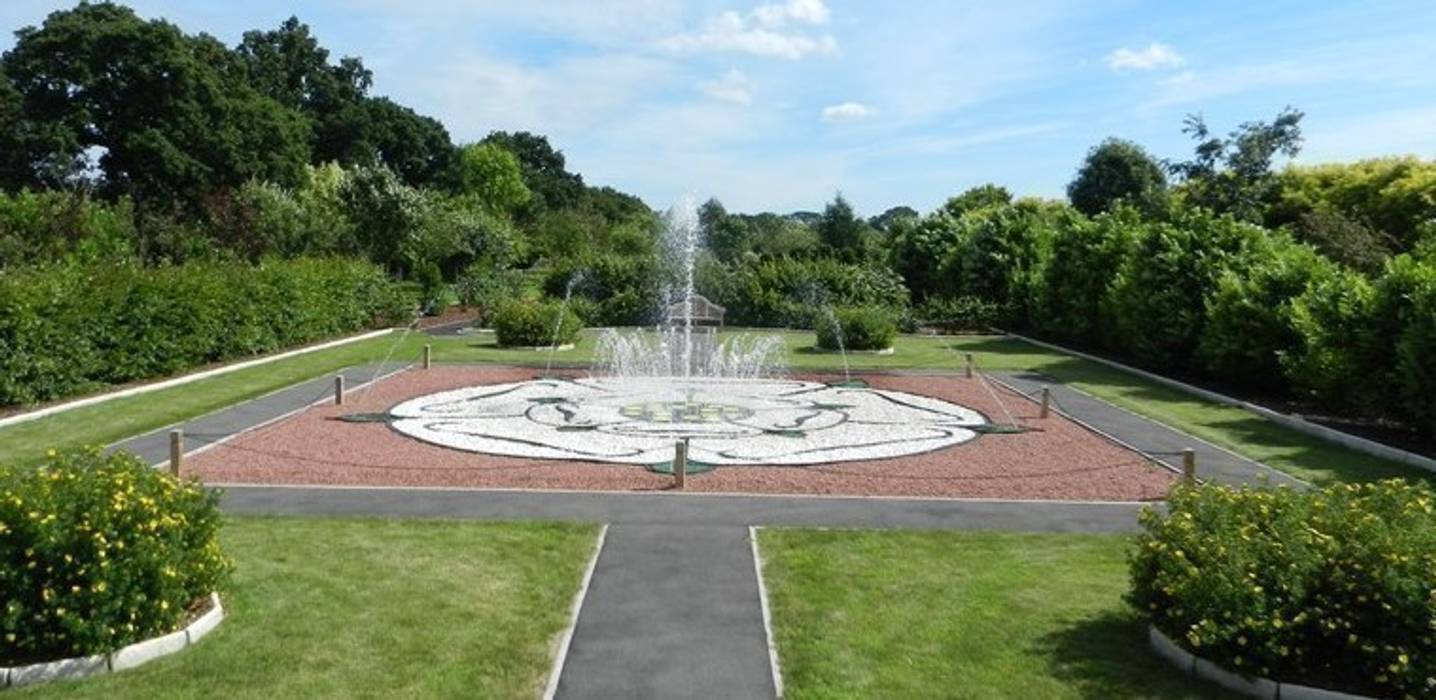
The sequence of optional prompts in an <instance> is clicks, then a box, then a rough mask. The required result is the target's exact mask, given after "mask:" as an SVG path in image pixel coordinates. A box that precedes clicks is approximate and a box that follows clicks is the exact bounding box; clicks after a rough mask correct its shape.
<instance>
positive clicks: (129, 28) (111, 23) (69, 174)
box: [0, 3, 309, 208]
mask: <svg viewBox="0 0 1436 700" xmlns="http://www.w3.org/2000/svg"><path fill="white" fill-rule="evenodd" d="M0 63H3V71H4V72H5V73H6V74H7V75H9V76H10V79H11V81H12V84H13V86H14V88H15V90H16V91H17V92H18V93H19V95H20V98H21V104H22V106H23V109H22V115H21V117H20V120H21V121H22V122H23V124H22V125H21V128H20V131H21V132H22V133H23V134H26V136H27V138H26V142H25V143H23V144H21V146H22V148H23V149H24V151H25V153H24V155H23V156H21V157H22V158H23V160H24V161H25V162H27V163H29V164H30V165H31V168H30V172H29V173H28V176H27V179H28V180H29V182H30V184H37V185H51V184H55V181H56V180H65V179H70V178H73V177H76V176H80V175H83V174H85V171H86V169H87V168H91V167H93V168H97V169H98V171H99V172H100V173H101V177H100V178H99V179H100V185H101V186H102V187H103V188H104V189H105V190H106V191H108V192H111V193H114V194H133V195H134V196H135V198H136V199H137V200H138V201H139V202H140V203H141V204H142V205H149V206H168V205H170V204H171V203H178V204H180V205H183V206H188V207H192V208H193V207H198V205H199V204H200V203H201V202H202V201H203V200H204V198H205V197H206V196H207V195H208V194H209V193H211V192H213V191H215V190H216V189H220V188H226V187H234V186H237V185H239V184H241V183H243V182H245V181H247V180H249V179H251V178H259V179H266V180H271V181H274V182H277V183H280V184H291V183H294V182H296V181H297V180H298V179H299V177H300V175H301V173H302V171H303V167H304V165H305V164H306V163H307V162H308V161H309V151H308V145H307V139H306V138H305V124H304V120H303V118H302V117H301V116H300V115H299V114H298V113H297V112H295V111H294V110H292V109H289V108H287V107H285V106H284V105H281V104H279V103H278V102H276V101H274V100H273V99H271V98H269V97H266V96H264V95H262V94H260V93H259V92H258V91H256V90H255V89H253V88H252V87H250V86H249V84H248V82H247V81H246V79H245V72H244V70H243V68H242V66H241V65H240V64H239V63H238V62H237V61H236V60H235V57H234V54H233V53H232V52H230V51H229V50H228V49H227V48H226V47H225V46H224V45H223V44H220V43H219V42H218V41H216V40H215V39H213V38H212V37H209V36H206V35H199V36H195V37H190V36H186V35H185V34H184V33H183V32H181V31H180V30H179V29H177V28H176V27H174V26H173V25H171V24H169V23H167V22H163V21H158V20H156V21H148V22H147V21H144V20H142V19H140V18H139V17H137V16H136V15H135V13H134V12H133V11H131V10H129V9H128V8H125V7H121V6H118V5H113V4H109V3H102V4H95V5H90V4H81V5H79V6H77V7H75V8H74V9H72V10H65V11H61V12H56V13H54V14H51V15H50V16H49V18H47V19H46V20H45V23H44V25H43V26H41V27H39V28H36V27H27V28H25V29H22V30H20V31H19V32H17V33H16V43H15V47H14V48H13V49H11V50H10V51H9V52H7V53H6V54H5V55H4V57H3V59H0ZM92 161H94V162H92Z"/></svg>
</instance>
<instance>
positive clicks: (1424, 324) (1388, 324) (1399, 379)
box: [1373, 255, 1436, 435]
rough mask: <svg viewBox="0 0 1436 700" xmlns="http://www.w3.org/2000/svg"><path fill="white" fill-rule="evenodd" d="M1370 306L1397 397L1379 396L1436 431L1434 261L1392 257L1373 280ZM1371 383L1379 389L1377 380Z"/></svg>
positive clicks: (1411, 419)
mask: <svg viewBox="0 0 1436 700" xmlns="http://www.w3.org/2000/svg"><path fill="white" fill-rule="evenodd" d="M1376 307H1377V314H1378V317H1379V319H1380V321H1381V326H1380V327H1379V328H1378V332H1377V333H1378V334H1377V337H1378V338H1380V339H1382V340H1383V341H1385V343H1390V346H1389V347H1390V349H1389V350H1386V348H1383V353H1382V354H1383V355H1385V357H1386V358H1388V359H1387V361H1386V363H1384V365H1385V366H1389V367H1391V369H1390V374H1388V375H1387V379H1388V382H1389V386H1391V387H1392V388H1394V389H1395V391H1394V392H1392V393H1394V394H1395V396H1396V397H1397V400H1395V401H1392V397H1391V396H1390V395H1389V394H1388V395H1386V396H1383V397H1382V398H1383V399H1384V400H1385V402H1386V405H1387V406H1390V407H1394V408H1395V409H1396V411H1397V413H1398V414H1399V415H1400V416H1401V417H1402V418H1403V419H1405V420H1407V421H1408V422H1410V423H1412V424H1413V425H1417V426H1420V427H1421V428H1422V429H1424V430H1425V431H1426V433H1427V434H1433V435H1436V401H1434V400H1433V397H1436V261H1425V262H1423V261H1418V260H1416V259H1414V258H1412V257H1410V256H1407V255H1401V256H1397V257H1396V258H1394V259H1393V260H1392V261H1391V264H1390V265H1389V266H1388V267H1387V272H1386V275H1385V276H1384V277H1382V279H1381V281H1380V282H1379V283H1378V285H1377V288H1376ZM1390 358H1394V360H1395V361H1394V363H1393V362H1392V361H1391V359H1390ZM1392 365H1394V366H1392ZM1373 388H1375V389H1376V390H1378V391H1380V390H1381V385H1380V383H1377V384H1375V386H1374V387H1373ZM1383 393H1384V392H1383Z"/></svg>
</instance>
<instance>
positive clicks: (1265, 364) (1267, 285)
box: [1197, 244, 1336, 389]
mask: <svg viewBox="0 0 1436 700" xmlns="http://www.w3.org/2000/svg"><path fill="white" fill-rule="evenodd" d="M1335 274H1336V266H1335V265H1333V264H1332V263H1330V262H1328V261H1327V260H1326V259H1325V258H1323V257H1321V256H1320V255H1318V254H1317V253H1316V251H1314V250H1312V249H1311V248H1308V247H1306V246H1299V245H1291V244H1285V245H1282V246H1281V247H1280V248H1279V249H1278V250H1277V251H1275V253H1274V254H1273V255H1271V256H1270V257H1264V258H1262V259H1260V260H1256V261H1254V262H1253V264H1252V265H1251V266H1250V267H1249V268H1248V269H1247V270H1246V271H1245V272H1242V273H1236V272H1232V271H1227V272H1226V273H1224V274H1223V275H1222V277H1221V278H1220V279H1219V280H1218V282H1217V287H1216V290H1215V291H1214V292H1213V293H1212V294H1211V295H1210V296H1209V297H1208V298H1207V304H1206V330H1205V331H1204V332H1203V334H1202V337H1201V340H1200V341H1199V342H1198V346H1197V354H1198V356H1199V357H1200V358H1201V360H1202V363H1203V366H1205V367H1206V369H1207V370H1208V371H1210V372H1212V373H1213V374H1215V375H1217V376H1220V377H1222V378H1223V379H1226V380H1228V381H1232V382H1234V383H1242V384H1246V385H1251V386H1262V387H1268V388H1274V389H1280V388H1283V387H1284V383H1283V382H1284V379H1283V377H1282V374H1281V358H1283V357H1286V356H1288V355H1290V354H1291V353H1292V352H1294V351H1295V350H1296V349H1297V348H1298V347H1299V346H1300V344H1301V336H1300V335H1299V334H1298V333H1297V330H1296V327H1295V324H1294V323H1293V320H1292V304H1293V302H1294V301H1295V299H1296V298H1297V297H1299V296H1301V295H1302V294H1303V293H1304V292H1305V291H1306V290H1307V288H1308V287H1310V286H1311V285H1312V284H1314V283H1316V282H1318V281H1321V280H1325V279H1329V278H1331V277H1332V276H1334V275H1335Z"/></svg>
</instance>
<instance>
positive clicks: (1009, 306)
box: [938, 200, 1074, 325]
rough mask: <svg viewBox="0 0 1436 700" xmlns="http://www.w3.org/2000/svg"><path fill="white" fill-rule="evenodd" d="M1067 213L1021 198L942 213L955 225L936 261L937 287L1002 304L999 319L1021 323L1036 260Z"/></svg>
mask: <svg viewBox="0 0 1436 700" xmlns="http://www.w3.org/2000/svg"><path fill="white" fill-rule="evenodd" d="M1073 216H1074V212H1072V210H1071V209H1069V208H1067V207H1066V206H1064V205H1060V204H1057V205H1054V204H1048V203H1044V202H1041V201H1037V200H1022V201H1019V202H1017V203H1016V204H1012V205H996V206H991V207H984V208H981V209H975V210H971V211H969V212H968V213H966V214H964V215H963V216H961V217H959V218H956V219H953V218H950V217H942V218H941V220H943V221H946V222H950V223H951V224H952V225H953V226H955V228H956V229H957V230H956V232H955V233H954V234H952V235H951V239H952V240H953V241H954V245H952V246H951V247H950V248H949V249H948V250H947V252H946V254H945V255H944V257H942V258H941V261H940V263H939V266H938V275H939V277H940V278H941V281H940V282H939V284H938V290H939V291H940V292H941V293H942V294H943V295H945V296H976V297H981V298H983V299H987V300H989V301H991V302H993V303H994V304H996V305H997V307H998V308H999V309H1001V310H1002V312H1003V314H1002V319H1001V320H1002V322H1003V323H1008V324H1020V325H1026V324H1027V319H1028V309H1027V306H1028V304H1029V302H1030V301H1031V299H1032V295H1033V287H1034V285H1036V284H1037V283H1038V281H1039V280H1040V266H1041V265H1042V264H1043V262H1044V261H1045V260H1047V259H1048V258H1049V257H1050V252H1049V251H1050V248H1051V245H1052V239H1053V238H1054V237H1055V236H1056V235H1057V228H1058V227H1059V226H1060V225H1062V224H1063V222H1064V221H1065V220H1067V219H1070V218H1072V217H1073Z"/></svg>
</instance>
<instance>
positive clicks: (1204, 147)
mask: <svg viewBox="0 0 1436 700" xmlns="http://www.w3.org/2000/svg"><path fill="white" fill-rule="evenodd" d="M1303 116H1304V115H1303V114H1302V112H1300V111H1299V110H1296V109H1293V108H1291V107H1287V108H1286V109H1283V110H1282V111H1281V113H1280V114H1277V115H1276V118H1275V119H1273V120H1272V121H1271V123H1267V122H1246V123H1243V124H1241V125H1239V126H1238V127H1237V128H1236V129H1234V130H1233V131H1232V132H1231V133H1230V134H1228V135H1227V136H1226V137H1221V136H1215V135H1213V134H1212V132H1211V129H1209V128H1208V127H1207V123H1206V120H1204V119H1203V118H1202V116H1201V115H1200V114H1192V115H1188V116H1187V119H1186V122H1185V125H1184V126H1183V128H1182V133H1185V134H1187V135H1189V136H1191V137H1192V139H1193V140H1195V141H1196V142H1197V145H1196V149H1195V154H1194V157H1193V158H1192V160H1188V161H1183V162H1179V163H1173V164H1171V166H1169V167H1170V170H1171V171H1172V173H1173V174H1175V175H1177V176H1178V177H1180V178H1182V184H1183V193H1184V194H1185V196H1186V197H1187V199H1188V200H1189V201H1190V202H1192V203H1193V204H1196V205H1198V206H1203V207H1206V208H1208V209H1211V210H1212V211H1215V212H1217V213H1219V214H1231V215H1233V216H1235V217H1237V218H1239V219H1243V220H1245V221H1254V222H1259V221H1261V218H1262V211H1263V202H1264V201H1266V200H1268V199H1269V198H1270V197H1271V191H1272V189H1273V188H1274V187H1275V180H1276V177H1275V175H1274V174H1273V173H1272V161H1273V160H1274V159H1275V158H1276V156H1277V155H1284V156H1286V157H1288V158H1291V157H1295V156H1296V154H1297V153H1300V152H1301V144H1302V139H1301V119H1302V117H1303Z"/></svg>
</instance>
